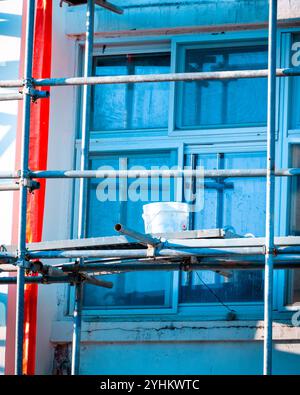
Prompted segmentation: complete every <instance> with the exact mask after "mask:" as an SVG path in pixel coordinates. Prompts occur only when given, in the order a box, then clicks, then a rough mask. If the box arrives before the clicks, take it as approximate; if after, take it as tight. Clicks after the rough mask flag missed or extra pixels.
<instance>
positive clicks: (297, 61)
mask: <svg viewBox="0 0 300 395" xmlns="http://www.w3.org/2000/svg"><path fill="white" fill-rule="evenodd" d="M290 67H298V68H299V67H300V34H294V35H293V43H292V48H291V63H290ZM289 83H290V86H291V95H290V111H291V117H290V125H289V126H290V128H292V129H300V112H299V107H298V105H297V103H299V100H300V77H289Z"/></svg>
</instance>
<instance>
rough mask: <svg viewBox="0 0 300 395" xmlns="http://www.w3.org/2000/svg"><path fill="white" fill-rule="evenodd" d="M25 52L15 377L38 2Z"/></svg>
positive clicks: (19, 369)
mask: <svg viewBox="0 0 300 395" xmlns="http://www.w3.org/2000/svg"><path fill="white" fill-rule="evenodd" d="M26 12H27V21H26V48H25V59H24V71H25V73H24V79H25V86H24V101H23V120H22V142H21V174H20V206H19V229H18V230H19V232H18V262H17V263H18V265H17V271H18V272H17V298H16V345H15V347H16V348H15V374H17V375H22V373H23V340H24V283H25V281H24V276H25V268H26V260H25V253H26V213H27V186H26V177H27V173H28V160H29V135H30V102H31V96H30V88H31V81H32V57H33V35H34V16H35V0H28V1H27V11H26Z"/></svg>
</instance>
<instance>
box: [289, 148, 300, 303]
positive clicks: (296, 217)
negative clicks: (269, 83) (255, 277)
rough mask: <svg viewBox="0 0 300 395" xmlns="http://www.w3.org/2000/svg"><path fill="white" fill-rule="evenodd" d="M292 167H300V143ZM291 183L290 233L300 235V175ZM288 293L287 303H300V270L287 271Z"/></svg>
mask: <svg viewBox="0 0 300 395" xmlns="http://www.w3.org/2000/svg"><path fill="white" fill-rule="evenodd" d="M290 165H291V167H296V168H299V167H300V145H299V144H293V145H292V148H291V161H290ZM289 183H290V195H289V196H290V205H289V208H290V213H289V235H292V236H300V214H299V213H300V177H299V176H297V177H291V179H290V180H289ZM286 274H287V276H286V279H287V291H288V292H287V294H286V304H288V305H295V306H299V305H300V270H299V269H294V270H293V269H290V270H287V271H286Z"/></svg>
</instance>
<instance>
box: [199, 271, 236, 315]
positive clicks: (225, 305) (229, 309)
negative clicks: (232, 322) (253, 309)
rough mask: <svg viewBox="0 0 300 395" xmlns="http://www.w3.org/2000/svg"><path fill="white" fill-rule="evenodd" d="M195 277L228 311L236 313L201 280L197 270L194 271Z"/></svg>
mask: <svg viewBox="0 0 300 395" xmlns="http://www.w3.org/2000/svg"><path fill="white" fill-rule="evenodd" d="M195 273H196V275H197V277H198V278H199V280H200V281H201V282H202V284H203V285H204V286H205V287H206V288H207V289H208V290H209V292H210V293H211V294H212V295H214V297H215V298H216V299H217V301H218V302H219V303H220V304H221V305H222V306H224V307H225V308H226V309H227V310H228V311H230V313H236V311H235V310H233V309H231V308H230V307H229V306H228V305H227V304H225V303H224V302H223V301H222V300H221V299H220V298H219V296H218V295H217V294H216V293H215V292H214V291H213V290H212V289H211V288H210V287H209V286H208V284H206V282H204V281H203V280H202V278H201V277H200V276H199V273H198V272H195Z"/></svg>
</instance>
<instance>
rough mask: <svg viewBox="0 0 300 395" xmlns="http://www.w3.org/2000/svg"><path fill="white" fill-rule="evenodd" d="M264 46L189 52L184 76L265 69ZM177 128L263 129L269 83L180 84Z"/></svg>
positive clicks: (265, 49) (198, 49)
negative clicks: (197, 73)
mask: <svg viewBox="0 0 300 395" xmlns="http://www.w3.org/2000/svg"><path fill="white" fill-rule="evenodd" d="M267 65H268V57H267V47H266V46H265V45H260V46H249V47H247V46H246V47H223V48H215V49H208V48H205V49H204V48H186V49H185V50H184V64H183V67H182V70H183V71H185V72H210V71H226V70H250V69H266V68H267ZM178 85H179V90H178V91H177V92H178V100H177V117H176V127H177V128H179V129H188V128H199V129H200V128H222V127H237V126H263V125H265V124H266V117H267V80H266V78H260V79H257V78H255V79H250V78H247V79H231V80H219V81H194V82H184V83H179V84H178Z"/></svg>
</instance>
